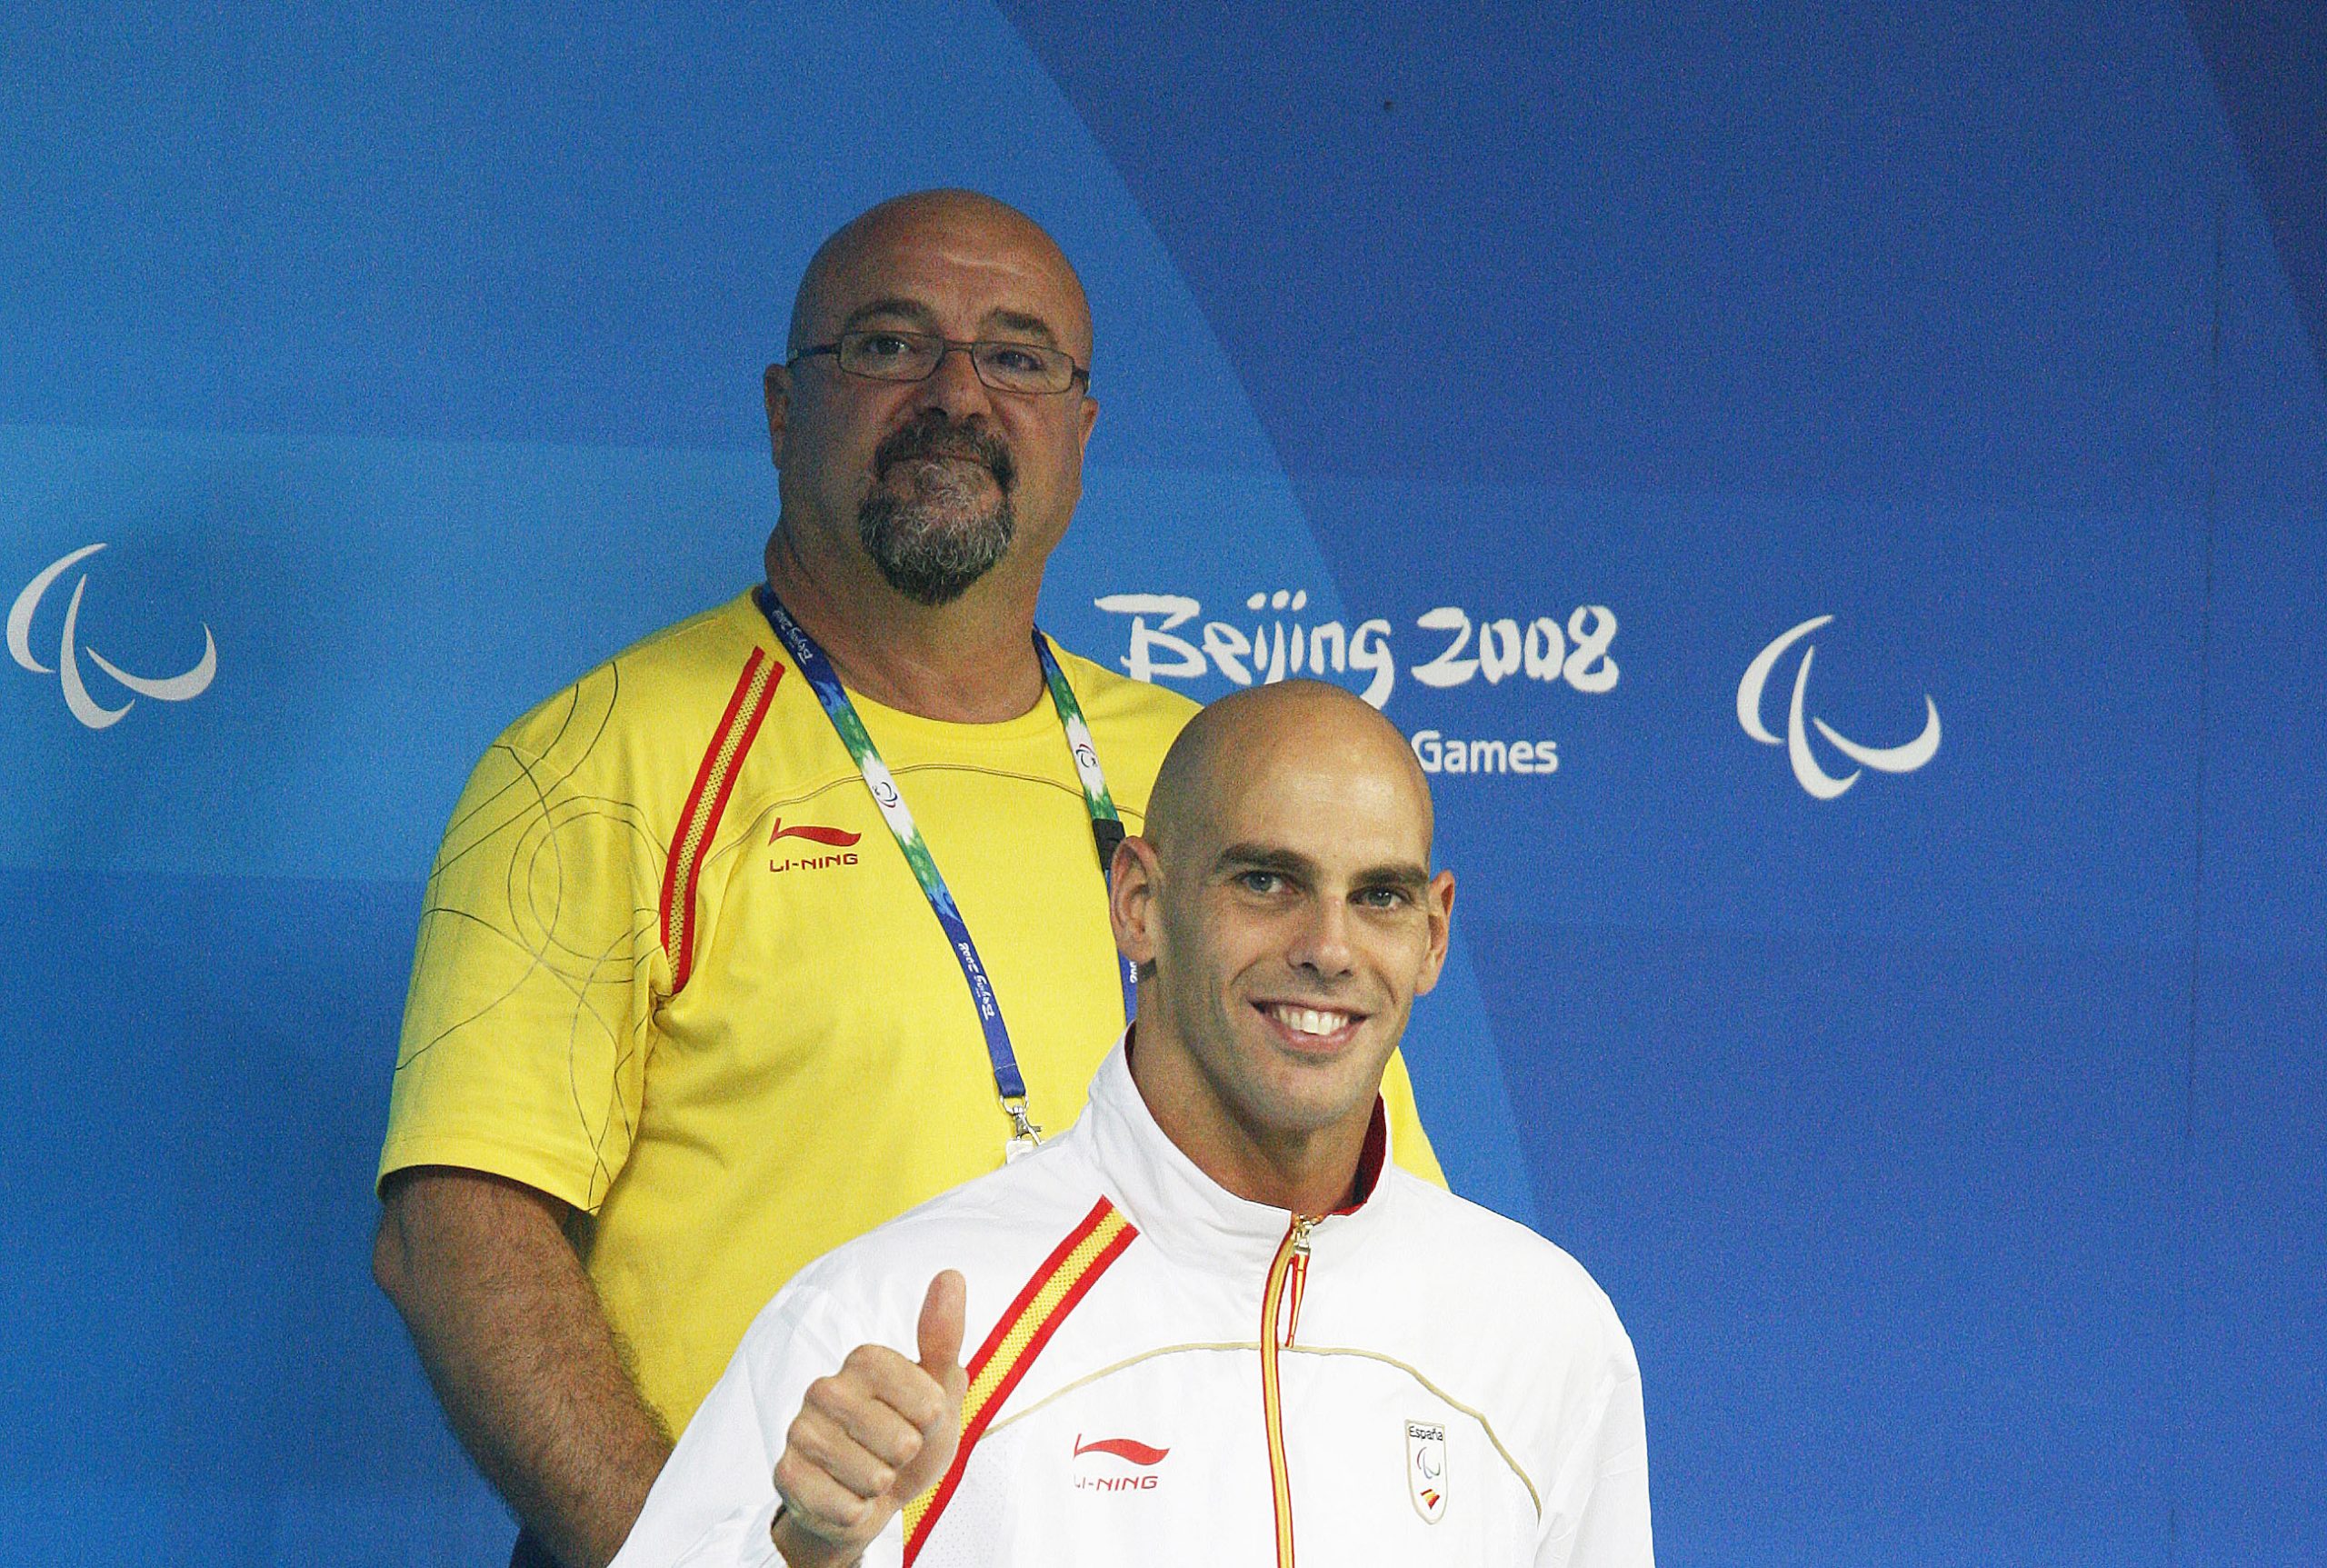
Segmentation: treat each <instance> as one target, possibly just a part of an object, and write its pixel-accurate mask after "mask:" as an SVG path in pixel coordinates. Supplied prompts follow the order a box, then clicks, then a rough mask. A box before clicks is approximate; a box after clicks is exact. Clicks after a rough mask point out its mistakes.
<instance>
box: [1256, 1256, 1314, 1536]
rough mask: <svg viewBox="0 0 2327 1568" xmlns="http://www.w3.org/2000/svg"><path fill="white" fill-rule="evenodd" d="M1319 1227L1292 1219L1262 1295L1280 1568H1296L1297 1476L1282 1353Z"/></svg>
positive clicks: (1296, 1323)
mask: <svg viewBox="0 0 2327 1568" xmlns="http://www.w3.org/2000/svg"><path fill="white" fill-rule="evenodd" d="M1314 1223H1316V1222H1314V1221H1313V1220H1309V1219H1305V1218H1303V1217H1302V1216H1301V1215H1298V1214H1296V1215H1294V1216H1293V1223H1291V1224H1290V1225H1288V1226H1287V1227H1286V1228H1285V1233H1284V1241H1283V1243H1282V1244H1281V1245H1279V1246H1278V1248H1277V1250H1276V1257H1275V1260H1274V1261H1273V1262H1272V1263H1270V1265H1269V1279H1268V1285H1267V1287H1266V1288H1265V1289H1264V1290H1263V1291H1262V1293H1261V1420H1262V1423H1263V1425H1264V1427H1265V1428H1266V1431H1267V1434H1268V1445H1269V1504H1270V1508H1271V1511H1272V1512H1273V1514H1274V1515H1275V1519H1276V1563H1277V1568H1293V1473H1292V1470H1291V1468H1290V1467H1289V1466H1288V1465H1287V1463H1285V1457H1284V1393H1283V1387H1282V1385H1281V1384H1280V1383H1279V1381H1278V1375H1277V1353H1278V1352H1279V1351H1280V1350H1281V1349H1283V1347H1284V1346H1285V1345H1288V1344H1291V1343H1293V1335H1294V1334H1295V1333H1298V1332H1299V1330H1300V1326H1301V1296H1302V1293H1303V1291H1305V1290H1306V1289H1307V1288H1308V1285H1309V1230H1310V1227H1311V1226H1312V1225H1313V1224H1314Z"/></svg>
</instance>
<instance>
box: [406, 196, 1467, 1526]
mask: <svg viewBox="0 0 2327 1568" xmlns="http://www.w3.org/2000/svg"><path fill="white" fill-rule="evenodd" d="M1091 353H1092V325H1091V317H1090V311H1089V307H1088V305H1087V304H1086V302H1085V300H1084V293H1083V289H1082V285H1081V284H1080V282H1079V280H1078V279H1077V278H1076V276H1075V275H1074V268H1073V267H1072V266H1071V265H1069V264H1068V262H1067V260H1066V258H1065V256H1064V255H1063V254H1061V252H1060V251H1059V249H1058V246H1057V245H1055V244H1054V242H1053V241H1052V239H1051V238H1050V236H1049V235H1046V234H1044V232H1043V230H1042V229H1041V228H1039V227H1038V226H1036V225H1034V223H1033V222H1032V221H1031V220H1029V219H1028V218H1026V217H1025V216H1024V215H1022V214H1020V213H1018V212H1016V211H1015V210H1014V209H1012V208H1010V207H1008V206H1005V205H1003V204H1001V203H999V202H996V201H994V200H993V199H992V198H989V197H985V196H982V195H975V194H973V193H968V192H960V191H936V192H924V193H920V194H918V195H910V196H905V197H901V198H898V199H897V200H894V201H892V202H888V203H884V205H880V206H878V207H875V208H874V209H873V210H872V211H870V212H868V213H866V214H864V215H862V216H860V217H858V218H857V219H855V220H854V222H852V223H850V224H848V225H846V226H844V228H842V229H841V230H840V231H839V232H838V233H836V234H835V235H833V236H832V238H831V239H829V240H827V241H826V242H825V244H824V246H823V247H822V248H821V249H820V250H819V251H818V252H817V254H816V255H815V256H814V259H813V260H812V261H811V262H810V264H809V265H808V269H807V272H806V275H805V276H804V278H803V279H802V281H801V285H800V290H799V294H798V296H797V298H796V300H795V303H794V312H793V320H792V329H791V335H790V341H789V345H788V347H787V350H786V357H785V359H784V362H783V363H782V364H780V365H771V366H770V367H769V369H768V371H767V375H766V385H765V393H766V402H767V414H768V433H769V438H770V443H771V448H772V452H773V455H774V462H775V466H776V468H777V470H778V475H779V494H780V503H781V504H780V512H779V515H778V518H777V521H776V525H775V529H774V534H773V535H772V537H771V538H770V539H769V541H768V544H767V550H766V554H765V557H764V563H763V564H764V574H765V577H764V582H762V583H760V584H755V585H754V587H753V588H752V589H751V591H749V592H747V593H744V594H739V595H738V596H737V597H736V598H735V599H734V600H731V601H730V602H729V603H727V604H724V605H721V606H719V607H717V608H714V609H712V610H710V611H707V612H705V613H704V614H700V615H697V616H695V617H694V618H692V619H690V620H687V621H684V622H682V623H681V624H678V625H676V626H674V627H671V628H669V629H667V630H666V631H664V632H662V633H660V634H656V635H655V636H654V637H650V638H649V639H647V640H646V641H645V642H644V643H641V644H638V645H636V646H635V647H633V648H630V649H628V650H626V651H625V652H624V653H622V654H617V655H615V656H614V659H612V660H611V661H609V662H608V663H607V664H604V665H603V666H601V667H600V668H598V669H596V670H594V671H593V672H591V673H590V674H587V675H585V676H584V677H583V678H582V679H581V680H580V681H578V682H576V683H575V684H574V685H573V686H571V687H569V688H567V689H566V690H564V691H563V692H560V693H558V694H555V695H554V696H553V697H551V698H550V699H548V700H547V701H546V702H544V703H543V704H541V705H540V706H539V707H536V708H535V709H534V710H533V711H532V712H531V713H529V714H526V715H524V717H523V718H521V719H519V720H518V721H517V723H516V724H514V725H512V726H511V727H510V729H509V730H508V731H507V732H506V733H504V734H503V736H502V737H501V738H500V740H499V741H497V742H496V743H495V744H494V746H493V747H492V748H491V749H490V750H488V752H487V753H486V754H485V756H484V759H483V760H482V761H481V762H480V763H479V764H478V765H477V768H476V771H475V773H474V775H473V776H472V778H471V780H470V782H469V785H468V788H467V790H466V792H465V793H464V795H463V796H462V799H461V801H460V803H459V804H458V805H457V806H456V807H455V809H454V814H453V819H452V822H451V824H450V825H449V826H448V828H447V830H446V833H445V837H444V846H443V848H442V850H441V851H440V852H439V854H438V857H437V861H436V864H435V867H434V871H433V873H432V874H431V876H430V879H429V884H428V889H427V894H426V899H425V908H424V914H423V917H422V923H421V930H420V936H419V942H418V946H417V952H416V954H415V956H414V966H413V980H412V988H411V993H410V997H409V1000H408V1002H407V1004H406V1010H405V1015H404V1034H403V1041H402V1045H401V1049H400V1051H399V1054H398V1060H397V1064H396V1070H395V1076H394V1092H393V1099H392V1103H391V1108H390V1115H389V1126H388V1134H387V1138H386V1142H385V1147H384V1149H383V1151H382V1154H381V1160H380V1173H379V1185H380V1194H381V1198H382V1201H383V1212H382V1219H381V1224H380V1230H379V1235H378V1240H377V1243H376V1245H375V1253H374V1266H375V1274H376V1275H377V1277H378V1279H379V1281H380V1283H381V1285H382V1288H383V1289H385V1291H386V1292H387V1293H388V1295H389V1296H390V1298H391V1299H392V1300H393V1301H394V1303H395V1304H396V1306H397V1308H398V1310H399V1311H400V1312H402V1313H403V1314H404V1321H405V1323H407V1324H408V1325H409V1327H410V1329H411V1331H412V1334H413V1339H414V1343H415V1345H416V1346H417V1347H418V1349H419V1351H420V1354H421V1359H422V1362H423V1364H424V1366H425V1368H426V1370H427V1372H428V1375H429V1378H430V1381H431V1382H432V1383H433V1384H434V1387H435V1389H436V1392H437V1394H438V1396H439V1397H440V1399H442V1401H443V1402H444V1409H445V1413H446V1415H447V1417H448V1418H449V1419H450V1421H451V1423H452V1425H453V1428H454V1432H455V1433H457V1434H458V1435H459V1436H460V1438H461V1441H462V1442H463V1443H464V1445H465V1446H466V1447H467V1449H468V1451H469V1453H471V1454H472V1455H473V1456H474V1458H475V1460H476V1462H477V1463H478V1465H479V1467H480V1468H481V1469H483V1471H484V1473H485V1475H486V1476H487V1478H488V1479H490V1480H491V1481H492V1482H493V1483H494V1485H495V1486H496V1487H497V1488H498V1489H499V1490H500V1492H501V1493H502V1495H503V1496H504V1498H506V1499H507V1500H508V1502H509V1503H510V1505H511V1507H512V1508H513V1509H514V1511H515V1512H516V1513H517V1514H518V1516H519V1517H520V1518H521V1519H522V1520H523V1521H524V1524H525V1527H526V1533H525V1535H524V1537H523V1538H522V1539H521V1541H520V1543H519V1546H518V1552H517V1556H516V1558H515V1561H516V1562H518V1563H562V1564H564V1568H600V1565H602V1564H604V1563H606V1562H607V1561H608V1560H609V1559H610V1558H612V1557H613V1555H614V1551H615V1549H616V1547H617V1546H618V1545H619V1544H620V1543H621V1541H622V1539H623V1537H624V1533H626V1532H627V1531H628V1529H629V1527H630V1525H631V1523H632V1521H633V1520H634V1519H635V1517H636V1516H637V1513H638V1510H639V1508H640V1506H641V1504H642V1503H643V1502H644V1498H645V1496H646V1494H647V1491H648V1489H649V1487H650V1486H651V1485H652V1484H653V1483H654V1477H655V1474H656V1473H657V1472H658V1470H659V1469H660V1467H661V1465H662V1463H663V1462H664V1458H665V1457H666V1456H667V1455H668V1453H669V1452H670V1447H671V1437H670V1434H671V1433H674V1432H675V1431H677V1430H678V1429H680V1428H681V1427H683V1426H684V1424H685V1423H686V1421H687V1419H688V1417H689V1416H690V1415H691V1414H692V1413H693V1412H694V1408H695V1406H696V1405H697V1403H700V1401H701V1400H702V1398H703V1396H704V1393H705V1392H706V1391H707V1390H708V1389H709V1388H710V1387H711V1385H712V1383H714V1381H715V1380H716V1379H717V1377H718V1376H719V1373H720V1371H721V1369H722V1368H723V1367H724V1365H725V1364H726V1362H727V1360H728V1357H729V1354H730V1353H732V1352H733V1350H734V1346H735V1343H736V1342H737V1340H738V1339H739V1338H740V1337H741V1335H742V1333H743V1331H744V1326H745V1325H746V1324H747V1323H749V1321H750V1319H751V1316H752V1313H754V1310H756V1309H757V1307H758V1306H759V1305H760V1303H763V1302H764V1301H765V1300H766V1299H767V1297H768V1295H769V1294H770V1293H771V1292H773V1291H774V1290H775V1289H777V1288H778V1287H780V1286H781V1285H782V1284H783V1283H784V1282H785V1281H786V1280H787V1279H788V1278H789V1277H790V1276H791V1275H792V1273H794V1271H796V1270H797V1269H798V1268H799V1267H800V1266H801V1265H802V1264H804V1263H806V1262H807V1261H808V1260H810V1259H812V1258H814V1257H816V1256H818V1255H820V1254H822V1253H825V1252H828V1251H830V1250H831V1249H832V1248H834V1247H835V1246H838V1245H839V1244H841V1243H844V1242H845V1241H847V1240H849V1239H851V1238H853V1237H854V1236H855V1235H858V1234H860V1233H863V1232H864V1231H866V1230H869V1229H871V1228H872V1227H873V1226H874V1225H876V1224H879V1223H883V1222H884V1221H886V1220H888V1219H890V1218H892V1217H894V1215H896V1214H898V1213H903V1212H904V1210H906V1209H908V1208H911V1207H912V1206H914V1204H916V1203H921V1202H923V1201H924V1200H926V1199H928V1198H930V1197H932V1196H934V1194H936V1193H940V1192H943V1191H944V1190H946V1189H948V1188H950V1187H953V1186H954V1185H955V1184H957V1183H960V1182H962V1181H964V1180H966V1179H968V1178H970V1177H972V1176H974V1175H977V1174H981V1173H984V1172H986V1171H991V1170H993V1169H994V1168H996V1167H997V1166H999V1165H1000V1164H1003V1163H1004V1160H1005V1158H1007V1157H1008V1156H1010V1155H1011V1154H1014V1153H1016V1152H1021V1151H1024V1150H1025V1149H1028V1148H1031V1147H1033V1146H1034V1144H1036V1143H1038V1142H1039V1140H1040V1138H1041V1135H1042V1129H1043V1128H1044V1127H1052V1128H1056V1127H1062V1126H1064V1125H1065V1124H1068V1123H1069V1122H1071V1121H1073V1120H1074V1117H1075V1116H1076V1114H1078V1113H1079V1112H1080V1111H1081V1109H1082V1106H1083V1104H1084V1092H1085V1089H1086V1087H1087V1085H1088V1084H1089V1083H1090V1080H1091V1077H1092V1074H1093V1073H1094V1070H1095V1069H1096V1067H1097V1066H1098V1064H1099V1063H1100V1062H1101V1061H1102V1059H1103V1058H1104V1056H1105V1054H1106V1053H1107V1050H1108V1048H1109V1046H1110V1044H1112V1043H1113V1041H1114V1038H1115V1036H1116V1035H1117V1034H1118V1033H1119V1032H1120V1031H1121V1030H1122V1028H1123V1027H1124V1021H1125V1019H1126V1018H1127V1016H1128V1015H1129V1014H1130V1012H1131V994H1130V993H1131V985H1130V981H1129V978H1128V977H1127V975H1126V974H1124V970H1123V968H1122V965H1121V964H1120V961H1119V960H1118V958H1117V955H1116V954H1115V951H1114V943H1113V941H1112V939H1111V937H1110V935H1109V930H1108V917H1107V887H1106V882H1105V868H1106V866H1107V865H1108V864H1109V863H1110V861H1111V858H1112V855H1113V852H1114V845H1115V844H1118V843H1120V842H1121V841H1122V839H1123V837H1124V835H1125V834H1126V833H1129V834H1137V833H1138V832H1139V831H1140V830H1141V828H1142V826H1143V825H1144V810H1145V806H1146V802H1147V796H1148V792H1149V790H1150V788H1151V786H1152V785H1153V784H1154V777H1155V773H1156V769H1157V767H1158V766H1159V765H1160V764H1161V762H1162V759H1163V756H1164V752H1165V750H1166V748H1167V747H1168V746H1169V745H1170V744H1171V742H1172V740H1173V737H1174V736H1175V735H1176V734H1178V733H1179V731H1180V728H1181V727H1182V725H1183V724H1185V722H1186V721H1187V719H1188V717H1189V715H1190V714H1192V713H1193V711H1194V710H1193V704H1190V703H1188V702H1187V701H1186V700H1185V699H1183V698H1182V697H1180V696H1178V695H1176V694H1172V693H1168V692H1165V691H1163V690H1161V689H1158V688H1156V687H1154V686H1150V685H1146V684H1140V683H1135V682H1132V681H1128V680H1125V679H1124V678H1123V677H1121V676H1120V675H1117V674H1114V673H1113V672H1111V671H1109V670H1106V669H1104V668H1103V667H1101V666H1099V665H1097V664H1092V663H1089V662H1087V661H1085V660H1083V659H1079V658H1077V657H1075V656H1074V654H1069V653H1067V652H1065V651H1064V650H1063V649H1060V648H1058V647H1056V646H1055V645H1054V644H1052V643H1050V642H1049V641H1048V639H1046V638H1044V637H1043V636H1042V635H1041V634H1039V633H1038V632H1037V631H1036V629H1035V626H1034V609H1035V603H1036V599H1037V596H1038V594H1039V593H1040V590H1041V586H1042V576H1043V570H1044V564H1045V563H1046V562H1047V560H1048V558H1049V556H1050V554H1051V552H1052V550H1053V549H1054V547H1055V546H1056V545H1057V544H1058V543H1059V540H1060V538H1061V536H1062V535H1063V534H1064V532H1065V529H1066V526H1067V523H1068V520H1069V519H1070V518H1071V517H1072V515H1073V514H1074V506H1075V503H1076V501H1077V500H1078V499H1079V497H1080V494H1081V487H1082V465H1083V453H1084V445H1085V444H1086V443H1087V442H1088V440H1089V438H1090V434H1091V429H1092V424H1093V421H1094V419H1095V418H1096V417H1097V414H1098V404H1096V403H1095V402H1094V401H1093V399H1092V397H1091V395H1090V379H1091V378H1090V365H1091ZM1385 1097H1386V1100H1387V1103H1388V1105H1389V1108H1390V1115H1391V1118H1392V1124H1393V1129H1394V1131H1395V1133H1396V1140H1395V1147H1396V1149H1397V1152H1398V1158H1399V1159H1400V1161H1401V1162H1402V1163H1403V1164H1406V1165H1408V1166H1409V1167H1410V1168H1412V1169H1413V1170H1414V1171H1416V1172H1417V1173H1419V1174H1423V1175H1424V1176H1426V1177H1428V1178H1430V1179H1432V1180H1441V1179H1442V1178H1440V1176H1439V1174H1438V1169H1437V1165H1436V1162H1435V1160H1434V1158H1433V1154H1432V1153H1431V1150H1430V1146H1429V1144H1428V1142H1427V1141H1426V1139H1425V1138H1424V1137H1423V1134H1422V1131H1421V1128H1420V1126H1419V1124H1418V1123H1417V1121H1416V1119H1415V1115H1414V1111H1413V1096H1412V1090H1411V1087H1410V1085H1409V1084H1408V1083H1407V1080H1406V1078H1405V1075H1404V1071H1403V1065H1401V1064H1395V1063H1393V1066H1392V1069H1391V1073H1390V1075H1389V1079H1388V1082H1387V1084H1386V1085H1385Z"/></svg>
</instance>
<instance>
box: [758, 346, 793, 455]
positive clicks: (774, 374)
mask: <svg viewBox="0 0 2327 1568" xmlns="http://www.w3.org/2000/svg"><path fill="white" fill-rule="evenodd" d="M762 386H763V389H764V391H765V393H766V394H767V449H768V456H769V458H770V459H771V460H772V461H773V462H774V464H775V465H776V466H777V467H778V468H781V467H783V466H784V432H785V430H787V429H788V428H789V427H790V424H791V421H792V373H791V372H790V371H788V370H786V369H784V366H782V365H769V366H768V367H767V375H766V376H765V377H764V378H763V381H762Z"/></svg>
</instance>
